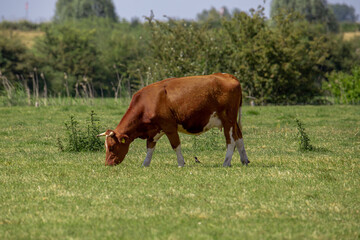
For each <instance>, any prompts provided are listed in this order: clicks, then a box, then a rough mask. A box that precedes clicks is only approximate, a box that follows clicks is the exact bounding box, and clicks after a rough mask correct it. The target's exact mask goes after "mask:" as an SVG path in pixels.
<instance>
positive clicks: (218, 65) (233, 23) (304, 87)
mask: <svg viewBox="0 0 360 240" xmlns="http://www.w3.org/2000/svg"><path fill="white" fill-rule="evenodd" d="M300 20H301V18H300V17H299V16H298V15H297V14H280V15H277V16H275V17H274V18H273V22H272V25H269V24H268V22H267V20H266V18H265V16H264V13H263V9H261V8H260V9H258V11H253V12H252V13H251V15H248V14H246V13H245V12H241V13H237V14H235V15H234V17H233V18H231V19H229V20H226V19H223V20H222V28H220V29H212V28H208V25H199V24H196V23H189V22H185V21H173V20H171V19H170V21H169V22H159V21H155V22H152V21H151V22H150V24H149V27H150V31H151V33H152V38H151V41H150V47H151V50H152V51H151V55H150V56H149V60H148V61H147V63H148V65H149V66H150V67H149V69H148V71H147V72H146V73H147V77H148V78H149V79H150V81H149V82H154V81H157V80H160V79H164V78H167V77H180V76H187V75H197V74H210V73H214V72H229V73H232V74H234V75H235V76H237V77H238V79H239V80H240V82H241V83H242V85H243V89H244V92H245V94H246V95H247V96H251V97H255V98H256V101H257V102H258V103H260V104H266V103H278V104H279V103H283V104H293V103H298V102H309V101H310V100H311V98H313V97H314V96H316V95H318V94H320V82H321V79H322V78H323V77H324V73H323V71H322V69H321V67H322V65H324V64H326V61H325V60H326V57H327V56H328V54H329V51H330V48H331V44H330V42H329V39H328V38H327V37H326V36H324V35H322V34H321V33H319V32H317V31H315V30H313V29H312V28H311V26H310V25H309V23H307V22H305V21H302V22H301V21H300ZM189 43H191V44H189Z"/></svg>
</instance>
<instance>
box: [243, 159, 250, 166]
mask: <svg viewBox="0 0 360 240" xmlns="http://www.w3.org/2000/svg"><path fill="white" fill-rule="evenodd" d="M241 163H242V164H243V165H245V166H247V165H248V164H249V163H250V161H249V160H248V159H246V160H244V161H241Z"/></svg>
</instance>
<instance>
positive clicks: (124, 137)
mask: <svg viewBox="0 0 360 240" xmlns="http://www.w3.org/2000/svg"><path fill="white" fill-rule="evenodd" d="M118 140H119V142H120V143H122V144H125V143H129V137H128V136H127V135H126V134H121V135H120V136H119V137H118Z"/></svg>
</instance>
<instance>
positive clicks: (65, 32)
mask: <svg viewBox="0 0 360 240" xmlns="http://www.w3.org/2000/svg"><path fill="white" fill-rule="evenodd" d="M94 33H95V30H83V29H80V30H79V29H77V28H76V27H75V26H72V25H71V24H70V23H67V24H64V25H53V26H51V27H50V28H46V29H45V36H44V38H41V39H39V40H38V41H37V43H36V45H35V55H36V57H37V60H38V61H37V66H38V67H39V68H40V69H42V70H43V71H44V73H45V75H46V76H48V75H50V76H51V75H54V74H55V73H56V72H59V73H60V74H61V75H63V74H64V73H66V74H67V75H68V77H69V79H68V80H67V81H69V85H70V86H69V88H70V89H74V86H75V84H78V85H80V84H82V85H84V84H87V83H89V82H90V83H91V82H92V80H93V79H94V78H96V79H97V78H98V76H99V75H101V73H100V65H101V63H100V62H99V60H98V58H99V51H98V50H97V48H96V44H95V41H94ZM57 79H58V80H60V81H62V84H57V86H59V89H56V88H54V89H53V90H55V91H57V92H58V91H60V90H62V89H64V88H63V86H64V84H65V80H66V79H64V78H57ZM79 87H80V86H79Z"/></svg>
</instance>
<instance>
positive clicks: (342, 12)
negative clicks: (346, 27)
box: [329, 3, 359, 22]
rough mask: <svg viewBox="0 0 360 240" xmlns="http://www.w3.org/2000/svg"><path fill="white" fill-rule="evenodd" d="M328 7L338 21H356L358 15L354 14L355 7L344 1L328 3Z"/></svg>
mask: <svg viewBox="0 0 360 240" xmlns="http://www.w3.org/2000/svg"><path fill="white" fill-rule="evenodd" d="M329 8H330V9H331V10H332V11H333V13H334V15H335V17H336V19H337V20H338V21H339V22H356V20H357V19H358V17H359V16H358V15H356V14H355V8H354V7H353V6H349V5H347V4H345V3H342V4H340V3H336V4H329Z"/></svg>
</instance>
